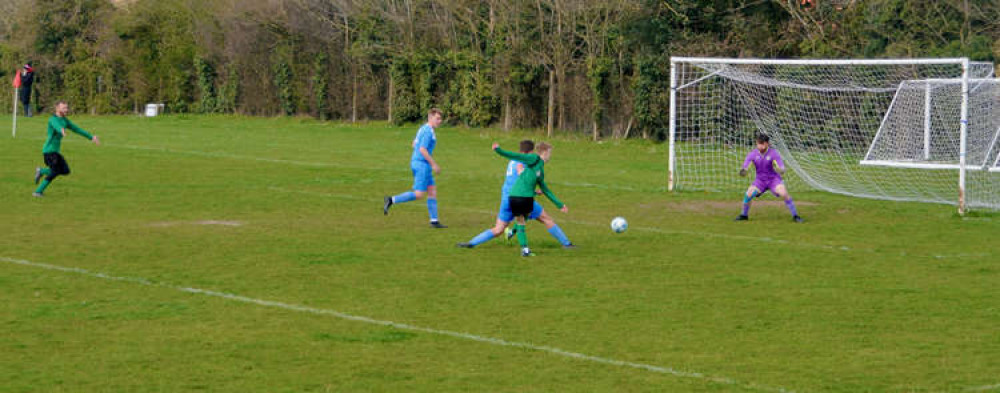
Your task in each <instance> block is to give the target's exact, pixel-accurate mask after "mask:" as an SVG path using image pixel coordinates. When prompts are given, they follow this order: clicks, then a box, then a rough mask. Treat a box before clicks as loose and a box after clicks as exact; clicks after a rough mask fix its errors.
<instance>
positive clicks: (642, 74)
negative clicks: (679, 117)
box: [632, 55, 670, 139]
mask: <svg viewBox="0 0 1000 393" xmlns="http://www.w3.org/2000/svg"><path fill="white" fill-rule="evenodd" d="M669 68H670V63H669V62H668V61H667V60H666V59H664V58H662V57H660V56H651V55H647V56H640V57H639V59H638V60H637V61H636V69H637V71H638V72H637V73H636V76H635V79H634V81H633V83H632V94H633V103H632V113H633V115H634V116H635V120H636V128H638V129H639V130H641V132H642V133H643V134H644V135H646V136H650V135H652V136H654V137H656V138H657V139H662V138H663V136H665V135H667V133H668V131H669V130H668V129H667V127H669V124H668V121H669V117H668V115H669V109H670V108H669V107H670V91H669V89H670V73H669Z"/></svg>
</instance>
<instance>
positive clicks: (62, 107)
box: [56, 100, 69, 117]
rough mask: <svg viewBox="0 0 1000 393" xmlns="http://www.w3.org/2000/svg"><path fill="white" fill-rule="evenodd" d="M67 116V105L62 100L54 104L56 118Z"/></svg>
mask: <svg viewBox="0 0 1000 393" xmlns="http://www.w3.org/2000/svg"><path fill="white" fill-rule="evenodd" d="M67 114H69V104H67V103H66V101H62V100H60V101H58V102H56V116H59V117H65V116H66V115H67Z"/></svg>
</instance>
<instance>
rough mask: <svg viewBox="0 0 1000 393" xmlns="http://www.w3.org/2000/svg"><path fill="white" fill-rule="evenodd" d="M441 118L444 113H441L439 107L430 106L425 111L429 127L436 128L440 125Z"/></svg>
mask: <svg viewBox="0 0 1000 393" xmlns="http://www.w3.org/2000/svg"><path fill="white" fill-rule="evenodd" d="M442 119H444V115H443V114H442V113H441V110H440V109H438V108H431V110H429V111H427V124H429V125H430V126H431V127H434V128H437V127H438V126H440V125H441V120H442Z"/></svg>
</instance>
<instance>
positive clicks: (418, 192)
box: [382, 108, 447, 228]
mask: <svg viewBox="0 0 1000 393" xmlns="http://www.w3.org/2000/svg"><path fill="white" fill-rule="evenodd" d="M442 118H443V116H442V115H441V111H440V110H438V109H437V108H432V109H431V110H430V111H428V112H427V124H424V126H423V127H420V130H419V131H417V137H416V138H414V139H413V156H411V158H410V170H411V171H412V172H413V191H407V192H404V193H402V194H399V195H396V196H392V197H389V196H387V197H385V202H384V204H383V205H382V213H383V214H385V215H388V214H389V208H390V207H392V205H395V204H397V203H406V202H410V201H415V200H418V199H423V198H424V196H427V213H428V214H429V215H430V218H431V228H447V227H446V226H444V225H442V224H441V222H440V221H438V203H437V186H435V185H434V173H441V167H440V166H439V165H438V163H437V162H436V161H434V157H433V156H432V155H433V154H434V147H435V146H436V145H437V136H436V135H435V134H434V129H435V128H437V127H438V126H440V125H441V120H442Z"/></svg>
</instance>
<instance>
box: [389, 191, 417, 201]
mask: <svg viewBox="0 0 1000 393" xmlns="http://www.w3.org/2000/svg"><path fill="white" fill-rule="evenodd" d="M416 199H417V194H414V193H413V191H407V192H404V193H402V194H399V195H396V196H394V197H392V203H406V202H410V201H414V200H416Z"/></svg>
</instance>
